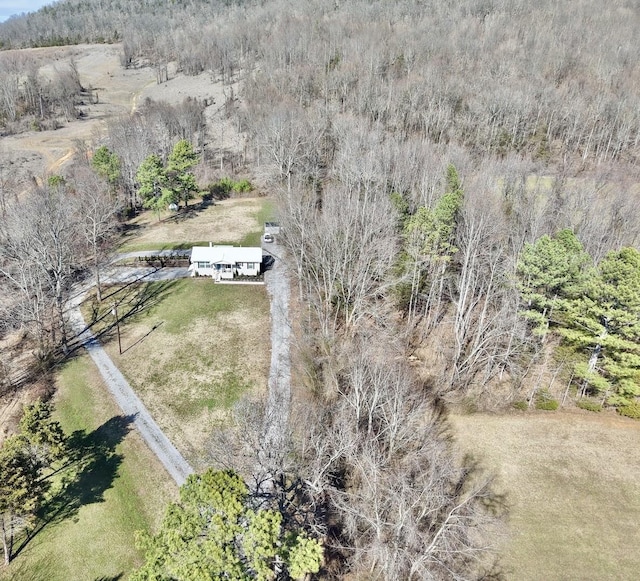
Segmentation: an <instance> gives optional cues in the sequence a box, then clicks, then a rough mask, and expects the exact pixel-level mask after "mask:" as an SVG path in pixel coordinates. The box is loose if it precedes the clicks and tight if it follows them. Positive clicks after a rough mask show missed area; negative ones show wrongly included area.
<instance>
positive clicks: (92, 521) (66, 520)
mask: <svg viewBox="0 0 640 581" xmlns="http://www.w3.org/2000/svg"><path fill="white" fill-rule="evenodd" d="M56 414H57V419H58V420H59V421H60V422H61V424H62V426H63V428H64V429H65V432H66V433H69V434H71V433H73V434H74V439H75V441H76V442H77V443H78V442H81V443H82V444H83V445H91V446H92V449H93V450H100V452H99V453H96V454H95V455H94V456H93V457H91V460H90V461H89V462H88V463H87V464H86V465H85V469H83V470H79V471H78V474H77V476H76V478H75V480H74V481H73V482H72V483H71V484H70V485H69V486H68V487H67V488H66V489H65V491H64V492H60V493H59V495H58V496H56V497H54V498H53V499H52V501H51V503H50V505H49V507H48V510H47V514H48V515H49V517H50V518H51V520H50V522H48V523H47V524H46V525H45V526H44V528H43V529H42V530H41V531H40V532H39V533H38V534H37V535H35V537H34V538H33V539H32V540H31V541H30V542H29V543H28V544H27V545H26V547H25V548H24V550H23V551H21V552H20V554H19V555H18V556H17V557H16V559H15V561H14V562H13V563H12V564H11V566H10V568H9V569H8V570H7V571H5V572H3V573H0V579H2V581H9V579H11V580H12V581H34V580H40V579H47V581H76V580H77V581H86V580H90V581H91V580H97V579H109V580H111V579H114V580H115V579H121V578H125V577H126V575H127V574H128V573H129V572H130V571H131V569H132V568H134V567H135V566H137V565H139V564H140V562H141V560H140V555H139V553H138V551H137V550H136V549H135V547H134V532H135V531H136V530H140V529H149V528H150V527H153V526H155V525H156V524H157V522H158V520H159V518H160V517H161V515H162V513H163V511H164V506H165V505H166V503H167V502H168V501H169V500H170V499H171V498H173V497H174V496H175V494H176V488H175V486H174V485H173V482H172V481H171V479H170V478H169V476H168V475H167V474H166V472H165V471H164V469H163V468H162V467H161V466H160V464H159V463H158V461H157V460H156V459H155V457H154V456H153V455H152V454H151V452H150V451H149V449H148V448H147V447H146V446H145V444H144V443H143V442H142V440H141V439H140V437H139V436H138V435H137V433H136V432H135V431H131V430H130V424H129V422H128V421H127V420H125V419H123V418H122V417H121V415H120V412H119V410H118V409H117V408H116V407H115V405H114V404H113V402H112V400H111V398H110V396H109V394H108V393H107V392H106V390H105V388H104V386H103V385H102V383H101V380H100V378H99V377H98V376H97V371H96V370H95V368H94V366H93V363H92V362H91V360H90V359H89V358H88V357H87V356H86V355H84V356H82V357H79V358H78V359H75V360H74V361H71V362H70V363H68V364H67V365H66V366H65V367H64V369H62V371H61V372H60V374H59V378H58V393H57V398H56Z"/></svg>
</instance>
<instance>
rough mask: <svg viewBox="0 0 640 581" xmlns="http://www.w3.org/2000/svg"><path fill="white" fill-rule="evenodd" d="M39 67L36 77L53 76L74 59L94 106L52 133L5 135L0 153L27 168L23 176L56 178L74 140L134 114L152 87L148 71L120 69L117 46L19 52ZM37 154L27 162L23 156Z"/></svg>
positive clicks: (152, 77)
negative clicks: (145, 92) (110, 121)
mask: <svg viewBox="0 0 640 581" xmlns="http://www.w3.org/2000/svg"><path fill="white" fill-rule="evenodd" d="M23 52H25V53H26V54H32V55H33V56H34V57H35V58H37V59H39V60H40V61H41V62H43V63H44V64H43V66H42V67H41V68H40V70H39V73H40V74H41V75H42V76H43V77H44V78H47V77H52V76H53V75H54V74H55V73H56V70H64V69H65V67H67V66H68V63H69V62H70V59H71V58H73V59H74V60H75V62H76V65H77V67H78V72H79V75H80V80H81V82H82V84H83V85H84V86H85V87H90V88H91V89H92V95H93V97H97V98H98V102H97V103H90V104H86V105H81V106H80V109H81V110H82V111H83V114H84V117H83V118H82V119H79V120H74V121H70V122H68V123H65V124H64V126H63V127H61V128H59V129H56V130H52V131H27V132H24V133H20V134H18V135H9V136H6V137H3V138H2V140H0V149H2V150H3V151H6V152H10V153H11V155H12V156H13V157H16V158H18V159H20V162H21V165H23V166H24V165H28V166H29V167H28V168H27V172H28V173H30V174H31V175H35V176H37V177H40V176H41V175H43V173H55V172H57V171H59V170H60V168H61V167H62V166H63V165H64V163H65V162H66V161H68V160H69V159H71V157H72V156H73V153H74V151H75V141H76V140H85V141H90V140H92V139H94V138H95V136H96V135H97V134H99V133H101V132H102V131H104V128H105V123H106V120H107V119H109V118H112V117H114V116H117V115H121V114H126V113H129V112H132V111H134V110H135V108H136V106H137V103H138V101H139V99H140V96H141V95H142V93H143V92H144V91H145V90H146V89H148V88H149V87H151V86H153V85H154V84H155V73H154V71H153V70H152V69H151V68H148V67H146V68H138V69H135V68H134V69H123V68H122V67H121V66H120V53H121V46H120V45H119V44H113V45H107V44H101V45H76V46H68V47H54V48H50V49H47V48H42V49H24V50H23ZM29 153H32V154H36V156H37V157H36V158H35V159H34V158H30V157H28V156H27V154H29Z"/></svg>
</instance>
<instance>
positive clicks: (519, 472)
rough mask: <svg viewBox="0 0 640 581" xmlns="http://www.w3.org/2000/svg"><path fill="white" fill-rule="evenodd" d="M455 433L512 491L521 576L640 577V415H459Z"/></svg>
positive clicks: (584, 580) (510, 562) (525, 580)
mask: <svg viewBox="0 0 640 581" xmlns="http://www.w3.org/2000/svg"><path fill="white" fill-rule="evenodd" d="M451 421H452V424H453V427H454V433H455V438H456V441H457V443H458V446H459V448H460V450H461V451H462V452H466V453H470V454H471V455H472V456H473V457H474V458H475V459H476V460H477V461H479V462H480V465H481V466H482V467H483V468H485V469H486V470H487V472H489V473H493V474H495V476H496V480H495V488H496V492H498V493H504V494H506V502H507V505H508V507H509V509H508V512H509V514H508V517H507V529H508V533H507V536H506V538H505V539H504V541H503V542H502V546H501V547H500V551H501V553H502V559H501V564H502V569H503V572H504V578H505V579H508V580H513V581H529V580H530V581H541V580H554V581H602V580H605V579H615V580H618V581H622V580H628V581H635V580H636V579H638V578H639V576H640V573H639V571H640V550H638V543H639V541H640V455H639V454H638V450H640V422H638V421H634V420H630V419H627V418H621V417H618V416H616V415H613V414H605V413H602V414H596V413H590V412H579V411H575V412H532V413H527V414H524V413H514V414H510V415H488V414H475V415H468V416H452V417H451Z"/></svg>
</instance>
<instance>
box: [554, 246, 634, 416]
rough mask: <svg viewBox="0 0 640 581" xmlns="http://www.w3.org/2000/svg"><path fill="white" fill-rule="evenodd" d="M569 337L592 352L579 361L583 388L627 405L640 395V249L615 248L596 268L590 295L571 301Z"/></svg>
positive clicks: (566, 332)
mask: <svg viewBox="0 0 640 581" xmlns="http://www.w3.org/2000/svg"><path fill="white" fill-rule="evenodd" d="M559 331H560V333H561V334H562V336H563V337H564V339H565V341H566V342H567V343H568V344H570V345H571V346H573V347H574V348H575V349H576V350H578V351H579V352H582V353H585V354H587V355H589V359H588V362H584V363H581V364H579V365H577V366H576V369H575V373H576V375H577V376H578V377H579V378H581V379H582V386H581V387H582V392H583V393H585V392H587V391H591V392H598V393H601V394H602V395H603V399H606V400H607V401H608V403H610V404H612V405H621V404H626V403H629V402H631V401H632V400H633V398H635V397H637V396H640V252H639V251H638V250H636V249H635V248H623V249H621V250H619V251H612V252H610V253H609V254H607V256H606V257H605V258H604V259H603V260H602V261H601V262H600V264H599V265H598V267H597V268H595V269H593V270H592V271H591V272H590V274H589V276H588V278H587V281H586V284H585V289H584V294H582V295H580V296H577V297H575V298H573V299H572V300H570V301H568V302H567V312H566V315H565V321H564V324H563V327H562V328H560V329H559Z"/></svg>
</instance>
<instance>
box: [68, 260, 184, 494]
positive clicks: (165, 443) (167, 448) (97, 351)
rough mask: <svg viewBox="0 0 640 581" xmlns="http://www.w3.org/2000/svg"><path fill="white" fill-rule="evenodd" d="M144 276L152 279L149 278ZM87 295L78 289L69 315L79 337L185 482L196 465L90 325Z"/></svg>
mask: <svg viewBox="0 0 640 581" xmlns="http://www.w3.org/2000/svg"><path fill="white" fill-rule="evenodd" d="M135 270H138V269H135ZM152 270H153V269H152ZM163 270H167V269H163ZM144 280H145V281H146V280H152V279H150V278H145V279H144ZM153 280H158V279H153ZM163 280H166V279H163ZM85 295H86V288H85V290H84V291H80V292H78V294H76V295H75V296H74V297H73V298H72V299H71V301H70V305H69V306H70V309H69V313H68V317H69V322H70V324H71V327H72V329H73V330H74V332H75V333H76V334H77V338H78V340H79V341H80V342H81V343H82V344H83V345H84V347H85V348H86V349H87V352H88V353H89V356H90V357H91V359H93V362H94V363H95V364H96V366H97V368H98V370H99V371H100V375H102V378H103V379H104V382H105V384H106V386H107V388H108V389H109V391H110V392H111V394H112V395H113V397H114V399H115V400H116V403H117V404H118V405H119V406H120V409H121V410H122V411H123V413H124V414H126V415H128V416H133V418H134V420H133V423H134V425H135V426H136V428H138V431H139V432H140V435H141V436H142V438H143V439H144V441H145V442H146V443H147V445H148V446H149V448H151V450H152V451H153V453H154V454H155V455H156V456H157V457H158V459H159V460H160V462H161V463H162V464H163V466H164V467H165V468H166V469H167V472H168V473H169V474H170V475H171V477H172V478H173V479H174V480H175V481H176V484H178V486H180V485H182V484H183V483H184V482H185V480H186V479H187V476H188V475H189V474H191V473H192V472H193V468H191V466H189V464H188V463H187V461H186V460H185V459H184V458H183V457H182V455H181V454H180V452H178V450H177V449H176V447H175V446H174V445H173V444H172V443H171V442H170V441H169V438H167V437H166V436H165V435H164V433H163V432H162V430H161V429H160V427H159V426H158V424H156V422H155V421H154V420H153V418H152V417H151V414H150V413H149V411H148V410H147V408H146V407H145V405H144V404H143V403H142V401H141V400H140V398H139V397H138V396H137V395H136V394H135V393H134V391H133V389H131V386H130V385H129V382H128V381H127V380H126V379H125V378H124V376H123V375H122V373H121V372H120V370H119V369H118V368H117V367H116V366H115V364H114V363H113V361H112V360H111V358H110V357H109V355H107V353H106V352H105V350H104V349H103V348H102V345H100V342H99V341H98V340H97V339H96V338H95V336H94V335H93V333H92V332H91V330H90V329H89V328H88V327H87V325H86V323H85V321H84V318H83V317H82V313H81V312H80V304H81V303H82V301H83V300H84V297H85Z"/></svg>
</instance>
